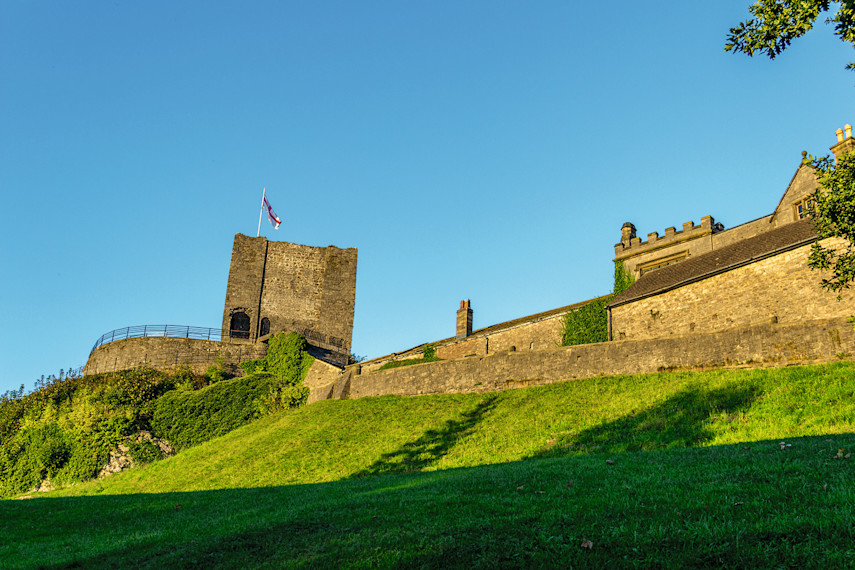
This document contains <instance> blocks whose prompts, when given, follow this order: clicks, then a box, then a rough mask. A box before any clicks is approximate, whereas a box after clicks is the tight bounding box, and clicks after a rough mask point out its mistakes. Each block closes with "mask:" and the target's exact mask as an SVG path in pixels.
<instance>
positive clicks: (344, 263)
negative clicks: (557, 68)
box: [85, 234, 357, 374]
mask: <svg viewBox="0 0 855 570" xmlns="http://www.w3.org/2000/svg"><path fill="white" fill-rule="evenodd" d="M356 254H357V252H356V249H355V248H350V249H340V248H337V247H333V246H328V247H310V246H307V245H298V244H294V243H288V242H274V241H269V240H267V239H266V238H263V237H256V238H253V237H248V236H245V235H243V234H236V235H235V240H234V246H233V247H232V259H231V264H230V266H229V280H228V284H227V286H226V301H225V307H224V309H223V321H222V329H221V330H218V331H213V332H214V333H215V334H214V335H213V336H215V337H219V338H218V339H215V340H212V339H211V338H210V337H211V332H212V331H210V330H209V329H193V328H191V327H174V328H173V329H172V330H168V329H167V328H166V327H160V326H152V327H150V329H146V330H144V331H143V332H142V333H141V334H137V333H138V332H139V330H140V329H142V328H143V327H133V330H131V327H129V328H128V329H127V330H128V331H129V332H127V333H124V334H122V333H123V332H124V331H123V330H122V329H119V330H118V331H113V332H116V333H119V335H118V336H119V340H111V339H108V341H107V343H104V344H101V345H100V346H98V345H96V348H95V349H94V350H93V351H92V354H90V356H89V360H88V362H87V363H86V368H85V371H86V373H87V374H94V373H98V372H109V371H114V370H123V369H126V368H133V367H136V366H151V367H154V368H160V369H169V368H173V367H175V366H179V365H189V366H191V367H192V368H193V369H194V370H196V371H197V372H204V371H205V369H207V368H208V367H209V366H211V365H213V364H215V363H216V361H217V359H218V358H220V359H222V360H223V361H224V362H225V363H226V364H227V366H228V368H229V369H230V370H231V372H233V373H240V372H241V370H240V368H239V367H238V364H239V363H240V362H243V361H245V360H251V359H254V358H261V357H263V356H264V355H265V354H266V351H267V345H266V344H265V341H266V340H267V338H268V337H269V336H270V334H272V333H277V332H281V331H296V332H299V333H300V334H302V335H303V336H305V337H306V340H307V341H308V345H309V352H310V353H311V354H312V356H314V357H315V358H317V359H319V360H320V361H321V362H324V363H327V364H329V365H333V366H338V367H344V366H345V365H346V364H347V363H348V359H349V357H350V344H351V337H352V332H353V309H354V303H355V300H356ZM185 330H186V331H187V332H186V335H185V333H184V331H185ZM161 331H163V332H161ZM200 331H208V338H205V336H204V335H203V334H200ZM182 337H183V338H182ZM102 338H103V337H102Z"/></svg>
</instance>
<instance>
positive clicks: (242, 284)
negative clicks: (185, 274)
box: [222, 234, 356, 365]
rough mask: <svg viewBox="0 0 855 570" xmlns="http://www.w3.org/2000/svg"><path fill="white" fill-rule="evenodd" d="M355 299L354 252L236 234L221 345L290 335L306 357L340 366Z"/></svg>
mask: <svg viewBox="0 0 855 570" xmlns="http://www.w3.org/2000/svg"><path fill="white" fill-rule="evenodd" d="M355 299H356V248H349V249H340V248H337V247H334V246H328V247H310V246H307V245H299V244H295V243H288V242H276V241H268V240H267V238H263V237H257V238H253V237H248V236H245V235H243V234H236V235H235V241H234V246H233V247H232V260H231V265H230V266H229V282H228V285H227V287H226V302H225V307H224V309H223V329H222V334H223V340H224V341H231V342H256V341H257V340H259V339H262V340H263V339H264V338H265V337H266V336H267V335H268V334H272V333H277V332H281V331H295V332H298V333H300V334H302V335H303V336H305V337H306V340H307V341H308V343H309V345H310V353H312V355H313V356H315V357H317V358H321V359H323V360H327V361H330V362H334V363H336V364H340V365H344V364H346V363H347V360H348V357H349V356H350V343H351V337H352V333H353V309H354V303H355Z"/></svg>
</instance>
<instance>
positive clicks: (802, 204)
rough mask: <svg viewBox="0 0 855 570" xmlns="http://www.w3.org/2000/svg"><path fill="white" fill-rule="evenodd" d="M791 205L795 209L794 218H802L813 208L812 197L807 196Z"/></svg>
mask: <svg viewBox="0 0 855 570" xmlns="http://www.w3.org/2000/svg"><path fill="white" fill-rule="evenodd" d="M793 207H794V208H795V210H796V218H797V219H799V220H802V219H804V218H806V217H807V216H808V212H809V211H810V209H811V208H813V198H812V197H811V196H808V197H807V198H805V199H804V200H801V201H799V202H796V203H795V204H794V205H793Z"/></svg>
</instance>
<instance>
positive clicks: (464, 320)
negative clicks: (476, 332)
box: [457, 299, 472, 338]
mask: <svg viewBox="0 0 855 570" xmlns="http://www.w3.org/2000/svg"><path fill="white" fill-rule="evenodd" d="M470 334H472V307H470V306H469V299H465V300H463V301H460V309H458V310H457V338H466V337H467V336H469V335H470Z"/></svg>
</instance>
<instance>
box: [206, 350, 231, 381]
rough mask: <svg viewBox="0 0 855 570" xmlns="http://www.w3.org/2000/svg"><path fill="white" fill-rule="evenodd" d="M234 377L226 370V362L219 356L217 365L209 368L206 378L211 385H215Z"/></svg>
mask: <svg viewBox="0 0 855 570" xmlns="http://www.w3.org/2000/svg"><path fill="white" fill-rule="evenodd" d="M232 377H233V375H232V374H231V373H230V372H229V371H228V370H226V362H225V360H223V357H222V356H218V357H217V360H216V364H214V365H212V366H209V367H208V369H207V370H206V371H205V378H207V379H208V383H209V384H215V383H217V382H221V381H223V380H227V379H228V378H232Z"/></svg>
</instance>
